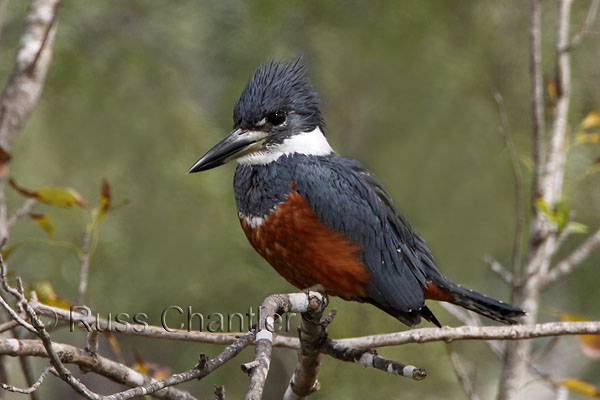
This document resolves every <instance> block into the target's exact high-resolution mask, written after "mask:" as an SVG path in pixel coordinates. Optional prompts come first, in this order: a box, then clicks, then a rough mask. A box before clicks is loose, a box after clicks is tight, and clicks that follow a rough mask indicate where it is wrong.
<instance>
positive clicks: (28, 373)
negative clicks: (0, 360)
mask: <svg viewBox="0 0 600 400" xmlns="http://www.w3.org/2000/svg"><path fill="white" fill-rule="evenodd" d="M12 333H13V336H14V337H15V339H20V338H21V337H20V333H19V331H18V330H17V329H13V330H12ZM19 364H20V365H21V370H22V371H23V376H24V377H25V382H27V386H29V388H30V389H31V388H32V387H37V386H39V384H41V383H42V382H41V381H43V380H44V378H42V377H40V378H39V379H38V381H39V382H40V383H39V384H38V385H37V386H36V380H35V376H34V374H33V369H32V368H31V363H30V359H29V358H28V357H25V356H19ZM50 367H51V365H50ZM46 373H47V371H44V372H43V373H42V375H44V376H45V374H46ZM28 394H29V397H30V398H31V400H38V399H39V396H38V395H37V393H36V390H31V391H30V392H29V393H28Z"/></svg>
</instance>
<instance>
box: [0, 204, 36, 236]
mask: <svg viewBox="0 0 600 400" xmlns="http://www.w3.org/2000/svg"><path fill="white" fill-rule="evenodd" d="M36 204H37V200H36V199H27V200H25V202H24V203H23V205H22V206H21V207H20V208H18V209H17V211H15V213H14V214H13V215H11V216H10V217H8V220H7V221H6V227H7V229H10V228H12V227H13V226H14V225H15V224H16V223H17V221H18V220H19V218H21V217H23V216H25V215H27V214H28V213H29V211H31V209H32V208H33V207H34V206H35V205H36Z"/></svg>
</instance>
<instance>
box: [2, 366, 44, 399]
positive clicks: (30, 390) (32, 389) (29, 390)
mask: <svg viewBox="0 0 600 400" xmlns="http://www.w3.org/2000/svg"><path fill="white" fill-rule="evenodd" d="M51 369H52V364H48V365H47V366H46V368H44V371H42V374H41V375H40V377H39V378H38V379H37V380H36V381H35V382H34V383H33V384H32V385H31V386H30V387H28V388H27V389H20V388H18V387H16V386H12V385H7V384H6V383H0V386H1V387H2V389H4V390H8V391H9V392H15V393H21V394H33V393H34V392H35V391H36V390H38V389H39V387H40V385H41V384H42V382H44V379H45V378H46V375H48V372H50V370H51Z"/></svg>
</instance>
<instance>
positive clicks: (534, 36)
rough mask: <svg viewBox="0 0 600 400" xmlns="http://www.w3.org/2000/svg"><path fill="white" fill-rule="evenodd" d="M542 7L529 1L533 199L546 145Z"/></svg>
mask: <svg viewBox="0 0 600 400" xmlns="http://www.w3.org/2000/svg"><path fill="white" fill-rule="evenodd" d="M541 26H542V9H541V6H540V0H530V1H529V75H530V78H531V84H530V93H531V120H532V123H533V128H532V138H533V145H532V153H533V177H532V183H531V189H532V191H531V196H532V198H533V199H535V198H537V197H539V196H540V195H541V193H542V191H541V188H540V186H539V185H540V183H541V178H542V165H543V160H542V157H543V151H542V149H543V147H544V131H545V127H544V81H543V79H542V75H543V74H542V28H541Z"/></svg>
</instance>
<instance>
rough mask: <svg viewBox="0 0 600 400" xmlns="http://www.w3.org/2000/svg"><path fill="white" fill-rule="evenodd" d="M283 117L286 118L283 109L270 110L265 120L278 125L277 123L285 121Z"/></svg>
mask: <svg viewBox="0 0 600 400" xmlns="http://www.w3.org/2000/svg"><path fill="white" fill-rule="evenodd" d="M285 119H286V115H285V111H281V110H280V111H275V112H272V113H270V114H269V115H267V120H268V121H269V122H270V123H271V125H273V126H279V125H281V124H283V123H284V122H285Z"/></svg>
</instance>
